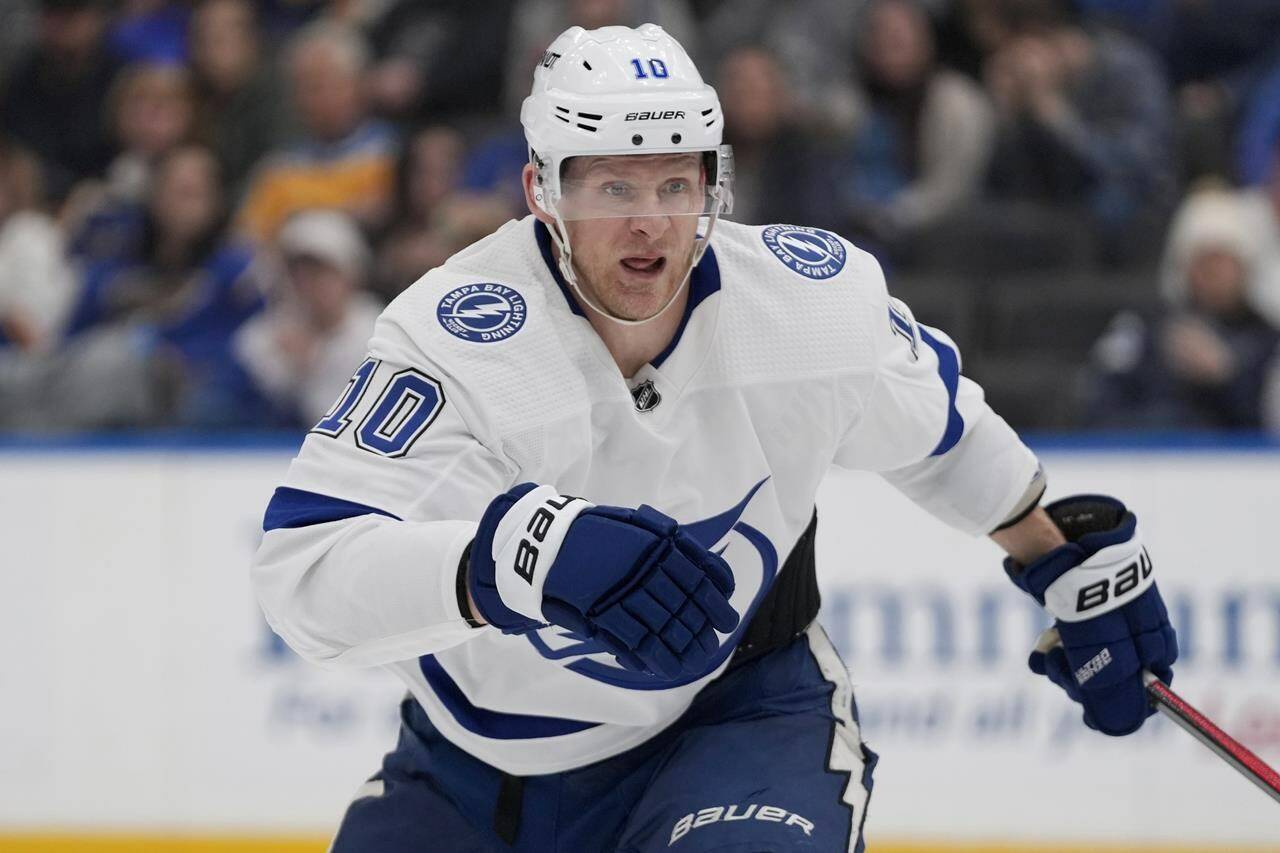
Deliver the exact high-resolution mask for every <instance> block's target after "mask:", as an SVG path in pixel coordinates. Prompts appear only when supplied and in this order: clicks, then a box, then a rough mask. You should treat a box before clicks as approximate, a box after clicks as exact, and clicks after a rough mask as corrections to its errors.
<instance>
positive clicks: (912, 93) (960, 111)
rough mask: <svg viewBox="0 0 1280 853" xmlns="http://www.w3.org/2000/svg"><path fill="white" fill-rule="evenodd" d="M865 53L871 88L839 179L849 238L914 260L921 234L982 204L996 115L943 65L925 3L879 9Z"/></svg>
mask: <svg viewBox="0 0 1280 853" xmlns="http://www.w3.org/2000/svg"><path fill="white" fill-rule="evenodd" d="M858 53H859V60H860V63H859V64H860V66H861V69H862V73H861V78H862V80H863V81H864V82H863V85H862V87H861V91H860V93H859V94H860V97H859V98H858V101H857V108H856V109H855V111H854V115H855V116H856V118H855V120H854V125H853V129H852V133H851V140H850V142H849V143H848V145H847V149H848V154H847V156H846V157H845V158H842V166H841V167H840V168H838V170H837V175H838V177H837V181H838V183H839V188H840V199H841V203H842V205H843V207H844V214H845V230H846V232H847V233H848V234H849V236H850V237H853V238H855V239H858V238H862V239H863V240H864V241H866V242H869V243H870V244H871V245H873V246H882V247H884V248H885V249H887V250H889V252H890V253H891V254H894V255H909V254H910V252H911V250H912V249H913V248H915V245H916V244H917V243H918V241H919V240H920V239H921V232H923V231H925V230H926V229H929V228H930V227H933V226H935V225H937V224H938V223H940V222H941V221H943V220H945V219H948V218H950V217H952V216H954V215H955V214H956V213H957V212H958V211H960V210H961V209H962V208H963V207H964V206H965V205H967V204H968V203H970V202H971V201H973V200H974V199H975V198H976V197H977V196H978V193H979V190H980V188H981V185H982V181H983V178H984V176H985V173H986V168H987V164H988V161H989V160H990V156H991V146H992V141H993V136H994V118H993V115H992V110H991V106H990V104H989V103H988V101H987V99H986V97H985V95H984V94H983V92H982V90H981V88H979V87H978V86H977V85H976V84H974V83H973V82H971V81H970V80H969V79H967V78H965V77H962V76H961V75H960V74H957V73H955V72H953V71H949V70H946V69H943V68H939V67H938V66H937V65H936V64H935V61H934V43H933V33H932V30H931V28H930V23H929V19H928V18H927V16H926V15H925V12H924V10H923V9H922V8H921V6H920V5H919V2H918V0H874V2H873V3H872V4H871V5H870V7H868V9H867V11H866V17H865V28H864V29H863V33H862V40H861V44H860V45H859V51H858Z"/></svg>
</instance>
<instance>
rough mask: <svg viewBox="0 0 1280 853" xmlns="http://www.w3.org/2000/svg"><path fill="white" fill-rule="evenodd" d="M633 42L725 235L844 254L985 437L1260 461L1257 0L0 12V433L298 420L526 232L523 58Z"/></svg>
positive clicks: (1262, 125) (1271, 132) (1267, 88)
mask: <svg viewBox="0 0 1280 853" xmlns="http://www.w3.org/2000/svg"><path fill="white" fill-rule="evenodd" d="M645 21H653V22H655V23H658V24H660V25H662V26H663V27H664V28H665V29H667V30H668V31H669V32H671V33H672V34H673V35H675V36H676V37H677V38H678V39H680V40H681V41H682V43H683V44H684V45H685V46H686V47H687V48H688V49H689V51H690V53H691V54H692V55H693V56H694V58H695V59H696V60H697V62H698V64H699V67H700V68H701V69H702V70H703V73H704V75H705V76H706V77H707V78H708V79H709V82H712V83H713V84H714V85H715V86H716V87H717V89H718V91H719V93H720V97H721V100H722V102H723V107H724V113H725V120H726V125H725V135H726V140H725V141H726V142H729V143H731V144H732V145H733V146H734V152H735V158H736V167H737V184H736V191H735V194H736V198H737V206H736V209H735V211H734V214H733V216H732V217H731V218H733V219H735V220H737V221H740V222H747V223H757V224H758V223H766V222H794V223H801V224H808V225H815V226H820V227H827V228H831V229H834V230H837V231H839V232H840V233H842V234H844V235H845V236H847V237H849V238H850V239H852V240H854V241H855V242H856V243H858V244H859V245H861V246H863V247H865V248H867V249H868V250H870V251H872V252H874V253H875V254H876V255H877V257H879V258H880V260H881V262H882V263H883V264H884V266H885V268H886V271H887V272H888V274H889V280H890V286H891V288H893V289H894V290H895V291H896V292H897V293H898V295H900V296H902V297H903V298H905V299H906V300H907V301H908V302H909V303H910V304H912V306H913V308H915V310H916V314H917V316H919V317H920V318H921V319H922V320H923V321H925V322H928V323H932V324H934V325H938V326H941V327H943V328H946V329H947V330H948V331H950V332H952V334H953V336H954V337H956V339H957V340H958V341H959V342H960V344H961V347H962V352H964V353H965V356H966V363H965V367H966V372H967V373H970V374H971V375H974V376H975V378H977V379H978V380H979V381H981V382H983V384H984V385H985V386H986V387H987V390H988V394H989V397H990V398H991V399H992V401H993V404H994V405H995V406H996V407H997V408H998V409H999V410H1001V411H1002V412H1004V413H1005V414H1006V417H1008V418H1009V420H1010V421H1011V422H1013V423H1014V425H1015V426H1018V427H1022V428H1037V427H1038V428H1051V429H1070V428H1077V429H1117V428H1119V429H1123V428H1141V429H1155V430H1161V429H1246V430H1258V429H1271V430H1275V431H1280V344H1278V342H1280V331H1278V329H1280V3H1277V2H1274V0H258V2H250V0H187V1H186V2H183V0H5V2H4V3H3V4H0V428H3V429H11V430H29V431H49V430H54V429H67V430H82V429H113V428H131V427H181V428H200V429H215V428H260V427H266V428H270V427H298V426H303V427H305V426H309V425H311V424H313V423H314V422H316V421H317V420H319V419H320V418H321V417H322V416H323V414H324V412H325V410H326V409H327V408H328V407H329V405H330V404H331V403H332V402H333V400H334V398H335V397H336V396H337V394H338V392H339V391H340V390H341V388H342V386H343V384H344V383H345V382H346V380H347V379H348V377H349V375H350V372H351V370H352V369H353V368H354V367H355V366H356V365H357V364H359V362H360V360H361V359H362V357H363V355H364V348H365V344H366V341H367V339H368V336H369V334H370V332H371V330H372V325H373V321H374V318H375V317H376V316H377V314H378V312H379V311H380V310H381V307H382V306H383V305H385V304H386V302H387V301H388V300H390V299H392V298H394V297H395V295H396V294H397V293H399V292H400V291H401V290H403V289H404V288H405V287H407V286H409V285H410V284H412V283H413V282H414V281H415V280H416V279H417V278H419V277H420V276H421V275H422V274H423V273H424V272H426V271H427V270H428V269H430V268H431V267H432V266H435V265H437V264H439V263H441V262H442V261H443V260H444V259H445V258H447V257H449V256H450V255H451V254H453V253H454V252H456V251H458V250H460V249H461V248H463V247H465V246H466V245H468V244H469V243H471V242H473V241H474V240H476V239H478V238H480V237H482V236H484V235H485V234H487V233H489V232H490V231H492V230H493V229H495V228H496V227H497V226H499V225H500V224H502V223H503V222H505V221H506V220H508V219H510V218H512V217H519V216H522V215H524V214H525V212H526V211H525V210H524V204H523V198H522V196H521V194H520V184H519V181H518V175H519V172H520V169H521V167H522V166H523V164H524V162H525V161H526V157H527V152H526V149H525V146H524V141H523V136H522V134H521V131H520V127H519V122H518V109H519V104H520V101H521V99H522V98H523V97H524V96H525V95H526V94H527V92H528V90H529V85H530V79H531V71H532V68H533V67H534V64H535V62H536V61H537V59H538V58H539V57H540V56H541V54H542V51H543V50H544V49H545V47H546V45H547V44H548V43H549V42H550V41H551V40H552V39H553V38H554V37H555V36H556V35H557V34H558V33H559V32H560V31H562V30H563V29H564V28H566V27H567V26H569V25H572V24H580V25H582V26H586V27H598V26H604V25H608V24H626V25H632V26H634V25H638V24H640V23H643V22H645Z"/></svg>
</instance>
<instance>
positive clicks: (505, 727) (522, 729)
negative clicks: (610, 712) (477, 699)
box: [418, 655, 599, 740]
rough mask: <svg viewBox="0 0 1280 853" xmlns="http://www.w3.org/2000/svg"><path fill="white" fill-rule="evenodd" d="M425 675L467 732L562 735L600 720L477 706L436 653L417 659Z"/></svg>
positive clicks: (508, 735) (504, 735) (505, 737)
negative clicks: (592, 721) (494, 709)
mask: <svg viewBox="0 0 1280 853" xmlns="http://www.w3.org/2000/svg"><path fill="white" fill-rule="evenodd" d="M418 668H419V669H420V670H422V677H423V678H425V679H426V680H427V684H429V685H430V686H431V689H432V690H433V691H434V692H435V694H436V696H438V697H439V698H440V701H441V702H443V703H444V706H445V707H446V708H448V709H449V713H450V714H452V715H453V718H454V719H455V720H457V721H458V723H459V724H460V725H461V726H462V727H463V728H464V729H466V730H467V731H469V732H474V733H475V734H478V735H480V736H481V737H487V738H494V739H496V740H519V739H523V738H543V737H559V736H561V735H571V734H574V733H575V732H583V731H586V730H587V729H592V728H595V727H596V726H597V725H599V724H598V723H588V722H583V721H582V720H566V719H563V718H561V717H539V716H534V715H533V714H507V713H503V712H502V711H490V710H488V709H487V708H477V707H476V706H475V705H473V704H471V702H470V701H469V700H468V699H467V697H466V696H465V695H464V694H463V692H462V689H461V688H460V687H458V684H457V682H455V681H454V680H453V679H452V678H450V677H449V673H447V672H445V671H444V667H443V666H441V665H440V662H439V661H438V660H436V659H435V656H434V655H423V656H422V657H420V658H418Z"/></svg>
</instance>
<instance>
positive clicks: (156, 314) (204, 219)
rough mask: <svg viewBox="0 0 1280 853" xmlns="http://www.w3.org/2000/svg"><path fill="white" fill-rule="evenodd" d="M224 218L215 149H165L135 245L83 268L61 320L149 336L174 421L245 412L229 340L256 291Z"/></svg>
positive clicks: (227, 418) (258, 299)
mask: <svg viewBox="0 0 1280 853" xmlns="http://www.w3.org/2000/svg"><path fill="white" fill-rule="evenodd" d="M226 219H227V217H226V211H225V207H224V204H223V200H222V190H221V184H220V177H219V175H218V164H217V161H216V160H215V159H214V156H213V154H212V153H211V152H210V151H209V150H208V149H206V148H202V147H198V146H186V147H181V148H177V149H175V150H173V151H170V152H169V153H168V154H166V155H165V156H164V157H162V158H161V160H160V161H159V163H157V165H156V172H155V176H154V180H153V182H152V187H151V192H150V196H149V198H148V203H147V218H146V226H145V238H144V240H143V243H142V247H141V250H140V252H139V253H138V254H137V255H136V256H135V257H132V258H126V259H118V260H113V261H107V262H103V263H99V264H95V265H93V266H91V267H90V268H89V270H88V272H87V275H86V279H85V286H84V292H83V293H82V294H81V297H80V302H79V304H78V305H77V307H76V310H75V312H74V314H73V316H72V319H71V323H70V325H69V329H68V331H69V334H70V335H71V336H73V337H74V336H78V335H80V334H83V333H85V332H88V331H90V330H93V329H96V328H98V327H101V326H106V325H120V324H128V325H130V326H131V327H133V328H135V329H138V330H141V331H142V332H145V333H146V334H147V335H148V336H149V337H150V339H151V340H152V341H153V342H154V346H153V347H152V348H151V349H150V350H149V351H148V352H149V354H148V357H150V358H155V359H164V360H166V362H167V363H169V364H171V365H172V366H173V367H172V369H173V370H174V371H175V372H176V373H177V375H178V378H179V388H178V396H177V399H176V400H175V404H174V409H173V411H172V412H171V413H170V416H171V417H172V419H173V420H174V422H176V423H181V424H189V425H207V426H219V425H224V424H231V423H236V422H240V421H242V420H243V419H244V418H246V417H248V413H249V412H250V411H251V406H250V403H251V399H250V397H249V395H247V394H246V390H245V388H244V387H243V378H242V376H241V375H240V374H239V372H238V368H237V367H236V365H235V363H234V360H233V359H232V357H231V339H232V336H233V335H234V334H235V332H236V330H237V329H238V328H239V327H240V324H241V323H243V322H244V321H245V320H247V319H248V318H249V317H251V316H252V315H253V314H254V313H256V312H257V311H258V310H259V309H260V308H261V307H262V304H263V303H262V295H261V291H260V287H259V285H258V282H257V279H256V276H255V275H254V270H253V267H252V260H253V255H252V254H251V252H250V251H249V250H248V249H247V248H246V247H245V246H242V245H238V244H236V243H234V242H229V241H228V240H227V238H226V228H225V226H226Z"/></svg>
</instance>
